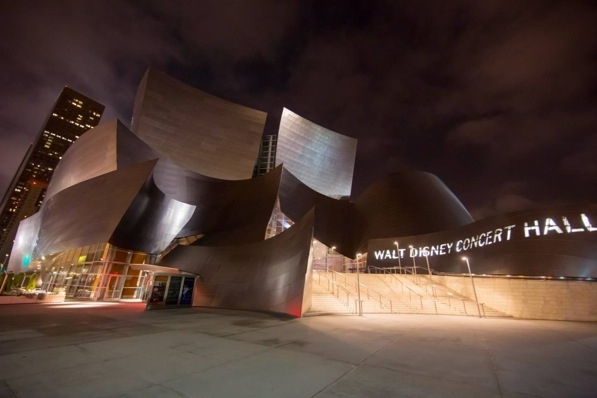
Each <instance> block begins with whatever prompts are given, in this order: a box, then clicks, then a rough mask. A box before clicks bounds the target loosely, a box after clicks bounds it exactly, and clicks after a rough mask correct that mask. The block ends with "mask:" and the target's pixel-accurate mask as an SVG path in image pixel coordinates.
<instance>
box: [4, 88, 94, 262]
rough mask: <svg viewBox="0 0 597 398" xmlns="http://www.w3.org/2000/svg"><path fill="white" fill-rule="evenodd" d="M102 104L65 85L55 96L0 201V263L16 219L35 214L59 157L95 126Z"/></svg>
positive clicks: (12, 234) (10, 246) (12, 238)
mask: <svg viewBox="0 0 597 398" xmlns="http://www.w3.org/2000/svg"><path fill="white" fill-rule="evenodd" d="M103 112H104V105H102V104H100V103H98V102H96V101H94V100H92V99H90V98H88V97H86V96H84V95H82V94H80V93H78V92H76V91H74V90H72V89H70V88H68V87H65V88H64V90H62V92H61V93H60V95H59V96H58V99H57V100H56V103H55V104H54V107H53V108H52V110H51V111H50V114H49V115H48V117H47V119H46V121H45V124H44V126H43V127H42V129H41V131H40V132H39V135H38V136H37V139H36V141H35V142H34V143H33V144H32V145H31V146H30V147H29V150H28V151H27V153H26V154H25V157H24V158H23V161H22V162H21V165H20V167H19V170H18V171H17V173H16V174H15V176H14V178H13V179H12V182H11V184H10V186H9V187H8V190H7V191H6V193H5V194H4V197H3V199H2V203H1V204H0V263H5V262H6V259H7V257H8V255H9V254H10V250H11V248H12V243H13V240H14V237H15V235H16V232H17V228H18V225H19V222H20V221H21V220H23V219H25V218H27V217H29V216H31V215H32V214H35V213H36V212H37V210H39V207H40V206H41V202H42V200H43V197H44V194H45V192H46V188H47V186H48V183H49V182H50V179H51V178H52V174H53V172H54V169H55V168H56V166H57V165H58V162H59V161H60V158H61V157H62V155H64V153H65V152H66V150H67V149H68V148H69V147H70V146H71V144H72V143H73V142H75V140H76V139H77V138H79V137H80V136H81V135H82V134H83V133H85V132H86V131H87V130H89V129H91V128H93V127H95V126H97V124H98V123H99V121H100V118H101V116H102V113H103Z"/></svg>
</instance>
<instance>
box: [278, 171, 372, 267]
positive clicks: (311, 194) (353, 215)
mask: <svg viewBox="0 0 597 398" xmlns="http://www.w3.org/2000/svg"><path fill="white" fill-rule="evenodd" d="M279 198H280V207H281V209H282V212H283V213H284V214H285V215H286V216H288V217H289V218H290V219H291V220H300V219H301V218H302V217H303V216H304V215H305V214H306V213H307V212H308V211H309V210H310V209H311V208H312V207H315V222H314V236H315V238H316V239H317V240H318V241H320V242H322V243H323V244H325V245H327V246H329V247H332V246H335V247H336V251H337V252H339V253H341V254H342V255H344V256H347V257H352V258H354V257H356V253H357V244H358V242H359V239H360V237H361V232H362V229H363V226H362V225H363V223H362V220H361V218H360V215H359V214H358V213H357V212H356V209H355V207H354V204H353V203H351V202H349V201H347V200H337V199H332V198H329V197H327V196H325V195H322V194H320V193H318V192H316V191H314V190H312V189H311V188H309V187H308V186H306V185H305V184H303V183H302V182H301V181H299V179H298V178H296V177H295V176H294V175H292V173H291V172H289V171H288V170H286V169H284V171H283V173H282V182H281V184H280V193H279Z"/></svg>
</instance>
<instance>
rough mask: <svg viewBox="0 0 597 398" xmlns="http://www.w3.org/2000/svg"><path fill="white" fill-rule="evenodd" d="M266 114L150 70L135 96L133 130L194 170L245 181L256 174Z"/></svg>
mask: <svg viewBox="0 0 597 398" xmlns="http://www.w3.org/2000/svg"><path fill="white" fill-rule="evenodd" d="M265 118H266V113H265V112H261V111H258V110H255V109H251V108H247V107H245V106H242V105H238V104H235V103H232V102H229V101H226V100H223V99H221V98H217V97H215V96H213V95H210V94H207V93H205V92H203V91H200V90H198V89H196V88H194V87H191V86H188V85H186V84H184V83H182V82H180V81H178V80H176V79H174V78H172V77H170V76H168V75H166V74H164V73H161V72H159V71H157V70H154V69H151V68H150V69H148V70H147V72H146V73H145V75H144V76H143V79H142V81H141V84H140V85H139V89H138V91H137V95H136V97H135V106H134V110H133V120H132V124H131V130H132V131H133V132H134V133H135V134H136V135H137V136H139V137H140V138H141V139H142V140H143V141H145V142H146V143H147V144H149V146H151V147H152V148H153V149H154V150H156V151H157V152H158V153H159V154H160V156H161V157H163V158H166V159H170V160H172V161H175V162H176V163H178V164H179V165H181V166H182V167H184V168H186V169H188V170H190V171H193V172H196V173H198V174H202V175H204V176H208V177H213V178H218V179H223V180H243V179H249V178H251V176H252V175H253V167H254V166H255V160H256V159H257V155H258V152H259V144H260V142H261V136H262V134H263V128H264V126H265Z"/></svg>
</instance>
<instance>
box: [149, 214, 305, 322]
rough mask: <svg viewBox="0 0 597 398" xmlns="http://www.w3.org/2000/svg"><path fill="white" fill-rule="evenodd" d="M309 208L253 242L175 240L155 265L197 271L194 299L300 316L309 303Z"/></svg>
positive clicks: (198, 302)
mask: <svg viewBox="0 0 597 398" xmlns="http://www.w3.org/2000/svg"><path fill="white" fill-rule="evenodd" d="M313 220H314V212H313V211H312V210H311V211H309V212H307V214H306V215H305V217H303V219H302V220H300V221H299V222H298V223H296V224H295V225H293V226H292V227H291V228H289V229H288V230H286V231H284V232H283V233H281V234H279V235H277V236H275V237H273V238H271V239H268V240H265V241H261V242H258V243H252V244H247V245H236V246H226V247H200V246H178V247H176V248H175V249H174V250H173V251H172V252H170V253H169V254H168V255H166V256H165V258H164V259H163V260H162V261H161V262H160V265H163V266H167V267H174V268H178V269H180V270H182V271H186V272H191V273H194V274H198V275H200V276H201V280H200V282H199V286H198V291H199V296H198V297H196V298H195V300H194V305H199V306H204V307H214V308H234V309H244V310H252V311H273V312H278V313H284V314H290V315H293V316H297V317H299V316H301V315H302V314H303V313H304V312H305V311H306V310H307V309H308V308H309V306H310V303H309V300H305V297H304V296H305V291H310V289H311V288H310V283H311V267H310V264H311V263H310V261H311V253H310V251H311V241H312V237H313Z"/></svg>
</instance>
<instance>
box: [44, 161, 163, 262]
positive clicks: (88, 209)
mask: <svg viewBox="0 0 597 398" xmlns="http://www.w3.org/2000/svg"><path fill="white" fill-rule="evenodd" d="M156 162H157V161H156V160H150V161H147V162H144V163H139V164H136V165H132V166H129V167H126V168H123V169H122V170H116V171H113V172H111V173H107V174H103V175H101V176H99V177H95V178H92V179H90V180H87V181H83V182H81V183H79V184H77V185H75V186H72V187H70V188H67V189H64V190H62V191H60V192H59V193H57V194H56V195H54V196H53V197H52V198H50V199H49V200H48V201H46V202H45V203H44V206H43V207H42V209H41V210H40V212H42V216H41V217H42V221H41V227H40V232H39V241H38V245H37V248H36V253H35V254H36V256H41V255H44V254H52V253H56V252H60V251H64V250H69V249H72V248H76V247H80V246H85V245H88V244H92V243H97V242H108V241H109V240H110V237H111V236H112V233H113V232H114V230H115V229H116V227H117V225H118V224H119V223H120V220H121V219H122V217H123V216H124V214H125V212H126V211H127V209H128V208H129V206H130V205H131V203H132V202H133V200H134V198H135V197H136V196H137V194H138V193H139V190H140V189H141V188H142V187H143V185H144V184H145V182H146V181H147V179H148V178H149V176H150V175H151V172H152V170H153V168H154V166H155V164H156Z"/></svg>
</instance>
